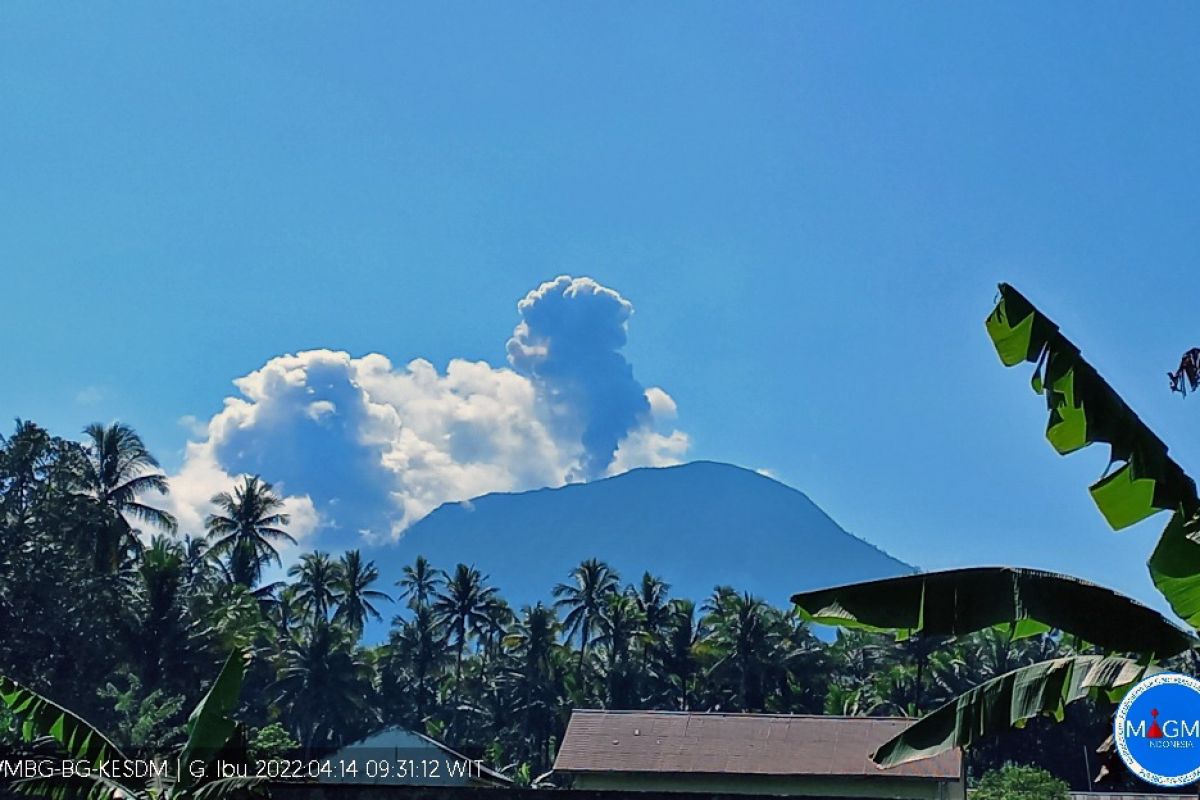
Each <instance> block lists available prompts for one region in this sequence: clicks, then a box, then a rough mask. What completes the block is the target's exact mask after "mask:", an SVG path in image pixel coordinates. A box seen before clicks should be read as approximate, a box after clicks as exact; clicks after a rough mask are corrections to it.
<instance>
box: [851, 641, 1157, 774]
mask: <svg viewBox="0 0 1200 800" xmlns="http://www.w3.org/2000/svg"><path fill="white" fill-rule="evenodd" d="M1148 669H1149V668H1147V667H1146V666H1144V665H1141V664H1138V663H1137V662H1136V661H1133V660H1131V659H1127V658H1118V657H1113V656H1107V657H1106V656H1070V657H1066V658H1056V659H1053V660H1051V661H1042V662H1039V663H1037V664H1031V665H1029V666H1027V667H1021V668H1019V669H1016V670H1013V671H1012V672H1008V673H1006V674H1004V675H1001V676H999V677H996V678H992V679H991V680H989V681H985V682H984V683H982V684H980V685H978V686H976V687H975V688H973V689H971V690H970V691H967V692H964V693H963V694H961V695H959V696H958V697H956V698H955V699H954V700H951V701H950V702H948V703H946V704H945V705H943V706H941V707H940V708H938V709H936V710H935V711H933V712H932V713H930V714H927V715H926V716H924V717H922V718H921V719H920V720H918V721H917V722H916V723H915V724H913V725H912V726H910V727H908V728H906V729H905V730H904V732H903V733H901V734H900V735H898V736H896V737H895V738H894V739H891V740H890V741H888V742H887V743H885V744H884V745H883V746H881V747H880V748H879V749H878V750H876V751H875V752H874V753H872V754H871V758H872V760H873V761H875V763H877V764H879V765H880V766H881V767H885V768H886V767H894V766H897V765H899V764H906V763H908V762H910V761H917V760H919V759H922V758H928V757H930V756H934V755H937V754H938V753H944V752H946V751H947V750H949V749H951V748H953V747H971V746H972V745H975V744H977V743H978V742H980V741H983V740H985V739H988V738H991V737H993V736H996V735H997V734H999V733H1002V732H1003V731H1006V730H1008V729H1010V728H1013V727H1019V726H1021V725H1023V724H1024V723H1025V722H1026V721H1027V720H1030V719H1033V718H1035V717H1038V716H1042V715H1047V714H1049V715H1052V716H1053V717H1054V718H1055V719H1058V720H1061V719H1063V717H1064V715H1065V713H1066V707H1067V705H1068V704H1070V703H1074V702H1076V701H1078V700H1082V699H1084V698H1086V697H1092V698H1095V697H1097V696H1098V695H1099V694H1101V693H1103V694H1105V695H1107V696H1109V697H1112V696H1113V695H1114V694H1115V693H1116V692H1117V690H1121V689H1126V688H1128V687H1129V686H1131V685H1132V684H1134V683H1136V682H1137V681H1139V680H1141V679H1142V678H1143V677H1144V676H1145V675H1146V674H1147V671H1148ZM1150 671H1152V670H1150Z"/></svg>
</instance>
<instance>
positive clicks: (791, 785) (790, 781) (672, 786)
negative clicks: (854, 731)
mask: <svg viewBox="0 0 1200 800" xmlns="http://www.w3.org/2000/svg"><path fill="white" fill-rule="evenodd" d="M574 781H575V783H574V785H575V788H577V789H596V790H607V791H649V792H697V793H708V792H712V793H718V794H760V795H798V796H808V797H860V798H861V797H866V798H896V800H964V798H965V797H966V791H965V787H964V785H963V783H962V781H961V780H956V781H940V780H933V779H924V778H895V777H889V776H887V775H871V776H863V777H837V776H817V775H684V774H677V773H675V774H667V773H661V774H655V773H636V772H628V773H620V772H606V773H579V774H576V775H575V776H574Z"/></svg>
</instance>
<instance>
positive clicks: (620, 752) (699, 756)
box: [554, 710, 962, 781]
mask: <svg viewBox="0 0 1200 800" xmlns="http://www.w3.org/2000/svg"><path fill="white" fill-rule="evenodd" d="M912 722H913V721H912V720H911V719H901V718H895V717H832V716H829V717H826V716H798V715H785V714H693V713H687V712H671V711H587V710H576V711H573V712H572V713H571V721H570V723H569V724H568V725H567V733H566V736H565V737H564V738H563V743H562V746H561V747H560V748H559V750H558V758H557V759H555V762H554V769H555V771H557V772H567V773H572V772H626V773H628V772H639V773H646V772H651V773H694V774H725V775H730V774H732V775H826V776H867V775H888V776H896V777H906V778H929V779H935V780H955V781H957V780H960V779H961V776H962V752H961V751H959V750H954V751H951V752H948V753H943V754H942V755H939V756H934V757H933V758H926V759H922V760H921V761H914V762H911V763H909V764H902V765H900V766H898V767H891V768H889V769H887V770H881V769H880V768H879V767H877V766H876V765H875V764H874V763H873V762H872V761H871V759H870V757H869V754H870V753H871V752H872V751H874V749H875V748H876V747H878V746H879V745H881V744H883V743H884V742H886V741H887V740H888V739H890V738H892V737H893V736H895V735H896V734H898V733H900V732H901V731H902V730H904V729H905V728H906V727H908V726H909V725H911V724H912Z"/></svg>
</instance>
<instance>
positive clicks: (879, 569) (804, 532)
mask: <svg viewBox="0 0 1200 800" xmlns="http://www.w3.org/2000/svg"><path fill="white" fill-rule="evenodd" d="M418 554H420V555H424V556H425V557H426V558H428V559H429V560H430V561H431V562H432V563H433V565H434V566H435V567H440V568H442V569H451V568H453V566H454V565H455V564H456V563H458V562H460V561H461V562H464V563H467V564H473V565H475V566H476V567H478V568H479V569H480V570H481V571H483V572H484V573H486V574H488V575H490V576H491V582H492V584H493V585H496V586H498V587H500V590H501V592H502V593H503V595H504V596H505V597H506V598H507V599H508V600H509V602H510V603H512V605H513V606H514V608H519V607H520V606H521V605H523V604H525V603H533V602H536V601H538V600H549V599H550V591H551V588H552V587H553V586H554V585H555V584H556V583H559V582H562V581H565V580H566V579H567V573H568V572H569V571H570V570H571V568H572V567H574V566H576V565H577V564H579V562H580V561H582V560H584V559H585V558H590V557H593V556H594V557H596V558H600V559H602V560H605V561H607V562H609V563H610V564H612V565H613V566H614V567H616V568H617V569H618V570H619V571H620V573H621V576H622V578H623V580H624V581H625V582H636V581H637V580H639V579H640V576H641V574H642V572H643V571H644V570H649V571H650V572H651V573H653V574H655V575H658V576H661V577H662V578H663V579H665V580H666V581H667V582H668V583H670V584H671V594H672V596H674V597H691V598H693V599H695V600H696V601H697V602H700V601H701V600H703V599H704V598H705V597H706V596H708V595H709V594H710V593H711V592H712V589H713V587H714V586H716V585H718V584H728V585H731V586H733V587H734V588H735V589H737V590H739V591H750V592H752V593H754V594H757V595H760V596H762V597H763V598H765V599H767V600H769V601H771V602H773V603H777V604H786V603H787V602H788V597H789V596H790V595H791V594H792V593H793V592H796V591H800V590H803V589H813V588H819V587H822V586H828V585H831V584H836V583H842V582H850V581H858V580H867V579H871V578H880V577H889V576H894V575H900V574H904V573H908V572H912V571H913V568H912V567H911V566H909V565H907V564H905V563H903V562H901V561H899V560H897V559H895V558H892V557H891V556H889V555H887V554H886V553H884V552H883V551H881V550H879V549H877V548H875V547H874V546H872V545H870V544H868V543H867V542H865V541H863V540H862V539H859V538H857V537H855V536H852V535H850V534H849V533H847V532H846V531H844V530H842V528H840V527H839V526H838V525H837V523H835V522H834V521H833V520H832V519H830V518H829V516H828V515H826V514H825V512H823V511H822V510H821V509H820V508H818V507H817V505H816V504H814V503H813V502H812V501H811V500H809V499H808V498H807V497H806V496H805V495H804V494H803V493H802V492H799V491H797V490H795V489H793V488H791V487H789V486H786V485H784V484H782V483H780V482H778V481H776V480H773V479H771V478H768V477H765V476H763V475H760V474H758V473H756V472H751V471H750V470H746V469H742V468H740V467H734V466H731V465H728V464H718V463H714V462H703V461H702V462H693V463H691V464H684V465H681V466H677V467H665V468H660V469H636V470H632V471H630V472H627V473H624V474H622V475H618V476H616V477H613V478H608V479H605V480H600V481H594V482H592V483H587V484H571V485H568V486H564V487H560V488H557V489H539V490H537V491H531V492H522V493H519V494H489V495H484V496H482V497H479V498H476V499H474V500H471V501H468V502H465V503H447V504H445V505H443V506H441V507H440V508H438V509H437V510H436V511H434V512H433V513H432V514H430V515H429V516H427V517H426V518H425V519H423V520H421V521H420V522H418V523H417V524H416V525H414V526H413V527H412V528H411V529H410V530H409V531H408V532H407V534H406V535H405V536H404V538H403V539H401V540H400V541H399V542H398V543H396V544H393V545H385V546H382V547H379V548H373V549H372V551H371V553H370V557H371V558H373V559H375V560H376V562H377V563H378V565H379V567H380V571H381V578H383V581H381V583H383V582H384V581H386V582H387V583H389V584H390V583H392V582H393V581H395V580H396V579H397V578H398V577H399V576H400V574H401V568H402V567H403V565H404V564H408V563H412V561H413V559H414V558H416V556H417V555H418Z"/></svg>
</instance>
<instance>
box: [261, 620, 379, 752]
mask: <svg viewBox="0 0 1200 800" xmlns="http://www.w3.org/2000/svg"><path fill="white" fill-rule="evenodd" d="M275 688H276V689H277V691H278V696H277V700H276V702H277V703H279V704H280V705H281V706H282V707H283V708H284V709H286V711H287V719H288V721H289V723H290V727H291V729H292V731H293V732H294V733H295V734H296V738H297V739H298V740H299V741H300V743H301V744H303V745H304V746H305V747H306V748H310V749H311V748H314V747H322V746H331V745H332V746H336V745H338V744H340V743H341V741H342V740H343V739H348V738H351V737H353V736H355V735H357V734H359V733H361V732H365V730H366V729H369V728H371V727H374V725H375V724H376V723H377V722H378V718H377V716H376V713H375V711H374V705H373V703H372V700H373V698H372V695H371V692H372V690H371V667H370V664H369V663H368V662H367V661H366V660H365V659H364V658H363V657H362V654H361V653H360V652H358V651H356V650H355V649H354V646H353V644H352V642H351V640H350V636H349V633H348V632H347V631H346V630H345V629H343V628H341V627H339V626H337V625H333V624H332V623H330V622H329V621H327V620H324V619H320V618H318V619H317V621H316V622H315V623H314V624H313V626H312V627H311V628H309V629H308V630H307V631H306V632H305V635H304V636H303V638H300V639H293V640H292V641H291V642H289V643H288V645H287V647H286V648H285V649H284V651H283V654H282V667H281V668H280V670H279V679H278V681H277V682H276V684H275Z"/></svg>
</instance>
